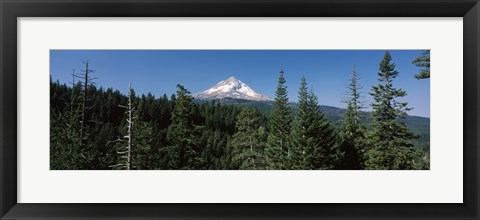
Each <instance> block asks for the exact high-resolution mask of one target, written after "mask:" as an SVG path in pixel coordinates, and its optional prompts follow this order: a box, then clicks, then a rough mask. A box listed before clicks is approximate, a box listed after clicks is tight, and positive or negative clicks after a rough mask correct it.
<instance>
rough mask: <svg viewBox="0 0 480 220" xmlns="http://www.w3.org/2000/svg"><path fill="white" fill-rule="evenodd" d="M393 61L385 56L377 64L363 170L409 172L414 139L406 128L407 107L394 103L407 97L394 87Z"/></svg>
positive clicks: (398, 102) (411, 166)
mask: <svg viewBox="0 0 480 220" xmlns="http://www.w3.org/2000/svg"><path fill="white" fill-rule="evenodd" d="M391 60H392V57H391V56H390V53H389V52H388V51H386V52H385V55H384V57H383V60H382V61H381V62H380V68H379V72H378V81H379V84H378V85H377V86H372V92H371V93H370V94H371V95H372V96H373V99H374V102H373V103H372V104H371V106H372V109H373V111H372V131H371V132H370V134H369V137H368V140H369V141H370V144H369V145H370V146H369V147H370V148H371V149H370V150H368V152H367V160H366V162H365V166H366V169H412V168H413V166H414V164H413V157H414V156H415V152H414V149H413V144H412V139H413V138H415V137H416V136H415V135H414V134H413V133H412V132H411V131H410V130H409V129H408V127H407V126H406V125H405V122H404V120H403V119H404V118H405V117H406V115H407V114H406V112H407V111H409V110H411V108H408V107H407V105H408V103H406V102H400V101H398V100H397V99H398V98H401V97H405V96H406V95H407V93H406V92H405V91H403V90H402V89H396V88H394V87H393V80H394V79H395V78H396V77H397V76H398V75H399V73H398V72H397V71H396V70H395V64H394V63H392V62H391Z"/></svg>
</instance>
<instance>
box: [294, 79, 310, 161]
mask: <svg viewBox="0 0 480 220" xmlns="http://www.w3.org/2000/svg"><path fill="white" fill-rule="evenodd" d="M312 116H313V114H312V112H311V111H309V106H308V91H307V81H306V79H305V77H303V76H302V78H301V82H300V89H299V91H298V107H297V112H296V114H295V120H294V122H293V129H292V138H291V140H292V146H291V147H290V154H289V158H288V159H289V160H288V161H289V166H290V169H309V168H310V165H309V164H308V160H307V157H309V156H310V155H306V154H305V153H306V150H308V149H306V148H308V144H309V142H311V140H309V138H311V137H307V133H308V132H309V131H308V129H309V128H310V127H311V126H310V125H311V120H312Z"/></svg>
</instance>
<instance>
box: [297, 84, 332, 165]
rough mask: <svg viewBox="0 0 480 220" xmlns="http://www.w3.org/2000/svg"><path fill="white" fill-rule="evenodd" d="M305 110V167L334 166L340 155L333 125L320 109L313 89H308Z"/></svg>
mask: <svg viewBox="0 0 480 220" xmlns="http://www.w3.org/2000/svg"><path fill="white" fill-rule="evenodd" d="M307 112H309V113H308V114H311V116H310V117H309V121H310V124H309V126H308V127H307V132H306V133H305V136H306V137H308V138H307V145H306V147H305V155H306V156H305V159H304V160H305V164H306V165H308V166H309V167H306V168H305V169H314V170H317V169H321V170H328V169H334V168H336V166H337V164H338V160H339V157H340V152H339V148H338V146H337V140H336V133H335V127H334V126H333V125H332V124H331V123H330V122H329V121H328V119H327V117H325V114H323V112H322V111H321V110H320V106H319V105H318V98H317V96H316V95H315V94H314V92H313V90H310V93H309V94H308V99H307Z"/></svg>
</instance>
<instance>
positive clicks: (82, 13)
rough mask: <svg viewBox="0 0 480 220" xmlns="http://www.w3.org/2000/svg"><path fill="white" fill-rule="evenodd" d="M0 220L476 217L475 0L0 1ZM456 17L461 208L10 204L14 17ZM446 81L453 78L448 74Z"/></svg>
mask: <svg viewBox="0 0 480 220" xmlns="http://www.w3.org/2000/svg"><path fill="white" fill-rule="evenodd" d="M0 15H1V17H0V19H1V21H0V23H1V25H0V28H1V29H0V30H1V38H0V56H1V57H0V67H1V72H0V83H1V84H0V141H1V142H0V144H1V145H0V165H1V168H0V169H1V171H0V180H1V188H0V216H1V218H2V219H70V218H75V219H104V218H111V219H117V218H122V219H147V218H148V219H187V218H188V219H191V218H198V219H200V218H201V219H244V218H245V219H279V218H280V219H306V218H309V219H478V218H479V198H480V197H479V186H480V185H479V181H478V180H479V150H478V146H479V145H478V144H479V142H478V135H479V130H478V126H479V101H478V97H479V61H480V59H479V58H480V57H479V51H480V48H479V45H480V44H479V40H480V35H479V30H480V22H479V19H480V4H479V3H478V0H366V1H361V0H297V1H295V0H257V1H254V0H244V1H240V0H142V1H135V0H117V1H109V0H100V1H94V0H62V1H59V0H38V1H34V0H0ZM163 16H168V17H463V58H464V61H463V70H464V72H463V86H464V90H463V93H464V98H463V103H464V106H463V114H464V119H463V124H464V127H463V129H464V133H463V139H464V146H463V147H464V149H463V152H464V155H463V156H464V158H463V160H464V170H463V178H464V179H463V199H464V203H463V204H23V203H17V110H18V109H17V18H18V17H163ZM451 77H456V75H455V73H452V76H451Z"/></svg>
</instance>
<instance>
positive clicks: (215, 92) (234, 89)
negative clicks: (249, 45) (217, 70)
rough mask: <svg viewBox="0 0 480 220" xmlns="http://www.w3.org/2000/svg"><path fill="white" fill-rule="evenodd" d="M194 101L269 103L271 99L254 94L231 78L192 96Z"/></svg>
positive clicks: (241, 83)
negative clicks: (225, 100) (241, 100)
mask: <svg viewBox="0 0 480 220" xmlns="http://www.w3.org/2000/svg"><path fill="white" fill-rule="evenodd" d="M193 97H194V98H196V99H223V98H233V99H245V100H255V101H271V100H272V98H270V97H268V96H265V95H262V94H259V93H256V92H255V91H254V90H253V89H251V88H250V87H249V86H248V85H247V84H245V83H243V82H242V81H240V80H238V79H236V78H235V77H233V76H231V77H230V78H228V79H226V80H223V81H220V82H218V83H217V85H216V86H214V87H212V88H210V89H207V90H205V91H203V92H200V93H197V94H193Z"/></svg>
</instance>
